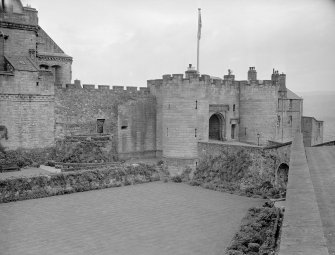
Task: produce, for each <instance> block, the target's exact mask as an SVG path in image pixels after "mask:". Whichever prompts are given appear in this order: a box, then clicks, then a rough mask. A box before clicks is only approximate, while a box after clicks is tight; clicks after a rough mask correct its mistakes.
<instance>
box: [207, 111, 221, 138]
mask: <svg viewBox="0 0 335 255" xmlns="http://www.w3.org/2000/svg"><path fill="white" fill-rule="evenodd" d="M222 130H223V117H221V116H220V115H219V114H213V115H212V116H211V117H210V119H209V139H211V140H222Z"/></svg>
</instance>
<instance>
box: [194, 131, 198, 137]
mask: <svg viewBox="0 0 335 255" xmlns="http://www.w3.org/2000/svg"><path fill="white" fill-rule="evenodd" d="M197 131H198V130H197V129H194V137H197Z"/></svg>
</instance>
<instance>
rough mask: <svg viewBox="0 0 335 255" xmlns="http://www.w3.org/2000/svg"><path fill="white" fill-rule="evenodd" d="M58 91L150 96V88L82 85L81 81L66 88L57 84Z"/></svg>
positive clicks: (67, 85)
mask: <svg viewBox="0 0 335 255" xmlns="http://www.w3.org/2000/svg"><path fill="white" fill-rule="evenodd" d="M55 88H56V89H62V90H67V89H71V90H88V91H92V92H101V91H107V92H114V93H117V92H119V93H120V92H121V93H137V94H150V90H149V88H146V87H140V88H137V87H129V86H128V87H124V86H110V85H97V86H96V85H95V84H83V85H81V83H80V81H79V80H75V83H72V84H66V85H65V87H63V86H62V84H55Z"/></svg>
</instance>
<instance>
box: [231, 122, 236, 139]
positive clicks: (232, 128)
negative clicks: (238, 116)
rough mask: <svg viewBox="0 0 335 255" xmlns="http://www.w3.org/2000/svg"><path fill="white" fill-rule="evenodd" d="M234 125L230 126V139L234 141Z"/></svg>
mask: <svg viewBox="0 0 335 255" xmlns="http://www.w3.org/2000/svg"><path fill="white" fill-rule="evenodd" d="M235 129H236V124H232V125H231V139H235Z"/></svg>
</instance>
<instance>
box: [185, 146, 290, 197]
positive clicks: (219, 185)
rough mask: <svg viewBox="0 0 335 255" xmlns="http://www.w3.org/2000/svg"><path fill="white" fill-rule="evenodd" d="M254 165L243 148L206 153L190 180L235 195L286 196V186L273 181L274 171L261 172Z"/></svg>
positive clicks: (195, 184)
mask: <svg viewBox="0 0 335 255" xmlns="http://www.w3.org/2000/svg"><path fill="white" fill-rule="evenodd" d="M253 164H254V162H253V158H252V157H251V155H250V153H248V152H247V151H245V150H240V151H237V152H235V153H229V154H228V153H225V152H224V151H223V152H222V153H220V154H218V155H207V156H206V157H204V158H203V159H202V161H201V162H200V163H199V165H198V167H197V168H196V170H195V172H194V174H193V178H192V179H191V180H190V181H189V183H190V184H191V185H194V186H202V187H204V188H207V189H212V190H217V191H224V192H229V193H234V194H237V195H244V196H252V197H261V198H282V197H285V196H286V187H285V186H275V185H274V184H273V183H274V172H275V171H274V170H272V171H261V170H260V169H258V168H255V167H254V166H253Z"/></svg>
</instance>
